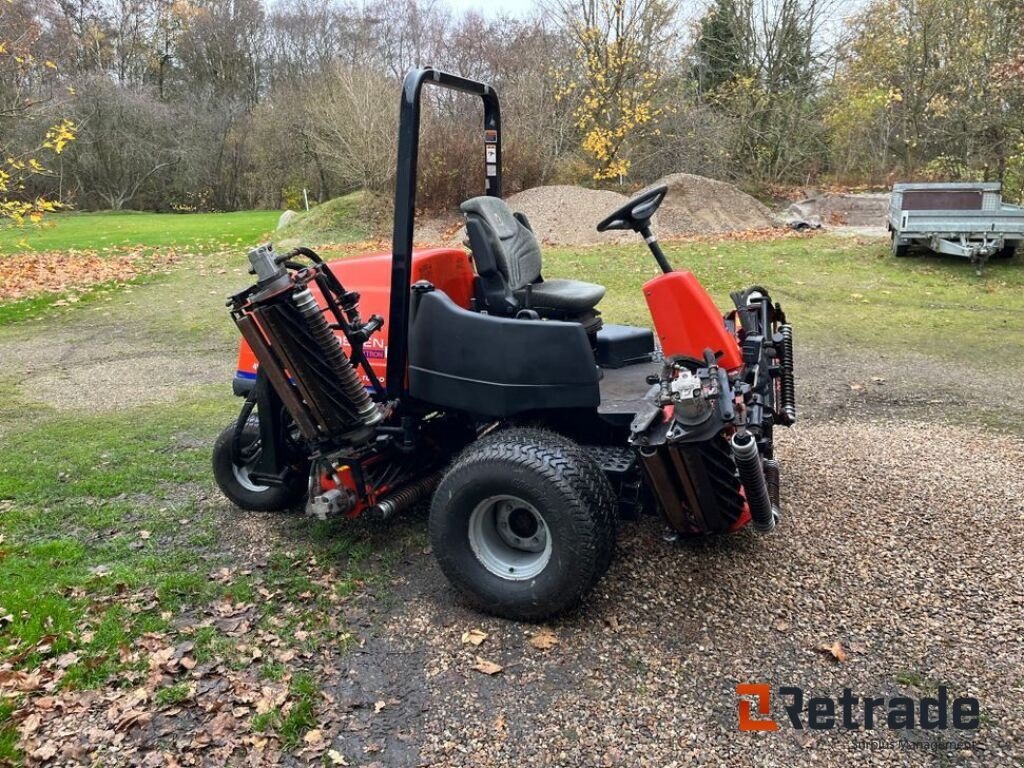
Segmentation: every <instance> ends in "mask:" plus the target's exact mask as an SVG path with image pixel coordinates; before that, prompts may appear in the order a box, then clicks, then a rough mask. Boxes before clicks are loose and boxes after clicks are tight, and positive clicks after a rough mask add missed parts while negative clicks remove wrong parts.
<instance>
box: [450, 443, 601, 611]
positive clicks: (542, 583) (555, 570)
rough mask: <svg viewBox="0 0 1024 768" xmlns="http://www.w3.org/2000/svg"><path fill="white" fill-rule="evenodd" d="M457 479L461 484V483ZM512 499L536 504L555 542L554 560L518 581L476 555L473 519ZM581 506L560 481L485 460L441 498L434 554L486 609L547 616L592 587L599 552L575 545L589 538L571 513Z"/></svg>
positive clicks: (457, 477)
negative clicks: (480, 510)
mask: <svg viewBox="0 0 1024 768" xmlns="http://www.w3.org/2000/svg"><path fill="white" fill-rule="evenodd" d="M456 481H457V482H456ZM501 495H512V496H517V497H519V498H520V499H522V500H523V501H525V502H528V503H529V504H531V505H533V507H534V508H535V509H536V510H537V512H538V513H539V514H540V515H541V517H543V518H544V522H545V524H546V525H547V527H548V535H549V536H550V540H551V557H550V559H549V561H548V563H547V565H546V566H545V567H544V570H542V571H541V572H540V573H539V574H537V575H536V576H535V577H533V578H530V579H524V580H521V581H515V580H512V579H503V578H500V577H499V576H497V575H495V574H493V573H491V571H489V570H488V569H487V568H486V567H484V565H483V563H481V562H480V559H479V558H478V557H477V556H476V553H475V552H474V551H473V548H472V545H471V544H470V540H469V521H470V517H471V515H472V513H473V510H474V509H476V507H477V506H478V505H479V504H480V503H481V502H483V501H484V500H486V499H487V498H489V497H492V496H501ZM577 504H578V502H577V501H576V500H574V499H573V498H572V497H571V496H569V495H566V494H565V493H563V492H561V491H560V490H559V488H558V486H557V484H556V483H552V482H550V481H548V480H547V479H545V478H543V477H540V476H539V475H538V473H537V472H535V471H533V470H531V469H529V468H526V467H515V466H513V467H510V466H509V465H508V464H507V463H505V462H486V461H485V462H479V463H474V464H472V465H470V466H468V467H464V468H462V469H461V471H459V472H457V473H455V476H454V477H452V476H449V477H446V478H445V481H444V482H442V484H441V486H440V487H439V488H438V490H437V494H436V495H435V499H434V504H433V508H432V510H431V518H430V533H431V540H432V545H433V548H434V552H435V553H436V554H437V555H438V557H439V560H440V561H441V565H442V568H443V569H444V570H445V573H446V574H447V575H448V577H449V578H450V579H452V580H453V581H454V582H456V585H457V586H459V587H460V588H461V589H462V590H463V591H465V592H471V593H472V594H473V595H474V596H475V597H476V599H477V600H479V601H481V602H482V603H484V607H488V604H490V606H493V608H492V610H494V611H495V612H501V610H500V608H501V607H502V606H506V605H510V604H511V605H515V606H517V611H518V612H519V613H522V614H523V616H524V617H530V616H537V617H540V616H544V615H548V614H551V613H554V612H557V611H558V610H559V609H560V608H562V607H564V606H566V605H568V604H570V603H572V602H575V600H576V599H578V595H576V594H575V593H574V591H573V590H572V589H571V586H572V585H575V584H581V583H589V582H590V581H591V580H592V578H593V574H591V573H590V572H589V571H590V570H591V568H588V566H590V565H592V564H593V562H594V561H595V558H596V553H593V552H591V553H581V552H578V551H576V549H575V548H574V547H573V546H571V542H578V541H580V540H585V539H586V538H587V535H588V534H587V532H586V531H584V530H581V528H582V526H581V523H580V521H579V520H578V519H577V518H576V517H575V516H574V515H573V514H570V513H569V512H570V509H571V508H572V507H573V506H575V505H577Z"/></svg>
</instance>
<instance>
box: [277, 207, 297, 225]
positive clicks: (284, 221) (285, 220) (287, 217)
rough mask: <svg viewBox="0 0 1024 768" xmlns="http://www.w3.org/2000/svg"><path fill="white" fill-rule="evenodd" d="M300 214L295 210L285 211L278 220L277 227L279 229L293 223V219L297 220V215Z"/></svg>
mask: <svg viewBox="0 0 1024 768" xmlns="http://www.w3.org/2000/svg"><path fill="white" fill-rule="evenodd" d="M298 215H299V214H297V213H296V212H295V211H293V210H287V211H285V212H284V213H282V214H281V217H280V218H279V219H278V220H277V228H278V229H284V228H285V227H287V226H288V225H289V224H291V223H292V222H293V221H295V217H296V216H298Z"/></svg>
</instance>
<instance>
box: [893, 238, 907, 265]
mask: <svg viewBox="0 0 1024 768" xmlns="http://www.w3.org/2000/svg"><path fill="white" fill-rule="evenodd" d="M896 243H897V240H896V233H895V232H893V233H892V255H893V256H895V257H896V258H897V259H902V258H905V257H907V256H909V255H910V243H906V244H904V245H897V244H896Z"/></svg>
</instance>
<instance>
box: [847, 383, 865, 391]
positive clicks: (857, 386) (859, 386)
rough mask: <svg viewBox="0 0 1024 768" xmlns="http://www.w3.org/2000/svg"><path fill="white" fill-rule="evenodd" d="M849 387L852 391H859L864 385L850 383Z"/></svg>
mask: <svg viewBox="0 0 1024 768" xmlns="http://www.w3.org/2000/svg"><path fill="white" fill-rule="evenodd" d="M850 389H851V390H852V391H854V392H860V391H861V390H862V389H864V385H863V384H851V385H850Z"/></svg>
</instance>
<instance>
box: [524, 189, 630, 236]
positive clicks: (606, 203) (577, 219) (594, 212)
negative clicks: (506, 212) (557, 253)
mask: <svg viewBox="0 0 1024 768" xmlns="http://www.w3.org/2000/svg"><path fill="white" fill-rule="evenodd" d="M627 199H628V198H627V197H626V196H625V195H620V194H619V193H618V192H610V191H608V190H603V189H587V188H585V187H574V186H569V185H567V184H562V185H555V186H548V187H534V188H533V189H527V190H524V191H522V192H519V193H517V194H515V195H512V196H511V197H510V198H508V200H506V202H507V203H508V205H509V207H510V208H511V209H512V210H513V211H520V212H522V213H524V214H526V218H528V219H529V220H530V226H531V227H533V231H534V233H535V234H536V235H537V239H539V240H540V241H541V242H542V243H551V244H558V245H593V244H597V243H614V242H621V241H623V240H626V239H630V238H633V239H635V238H636V235H634V234H633V233H632V232H605V233H603V234H602V233H600V232H598V231H597V223H598V222H599V221H601V219H603V218H604V217H605V216H607V215H608V214H609V213H611V212H612V211H614V210H615V209H616V208H618V207H619V206H621V205H622V204H623V203H625V202H626V200H627Z"/></svg>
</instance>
